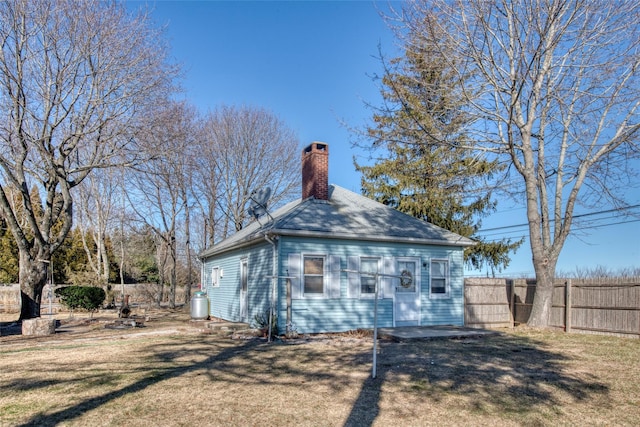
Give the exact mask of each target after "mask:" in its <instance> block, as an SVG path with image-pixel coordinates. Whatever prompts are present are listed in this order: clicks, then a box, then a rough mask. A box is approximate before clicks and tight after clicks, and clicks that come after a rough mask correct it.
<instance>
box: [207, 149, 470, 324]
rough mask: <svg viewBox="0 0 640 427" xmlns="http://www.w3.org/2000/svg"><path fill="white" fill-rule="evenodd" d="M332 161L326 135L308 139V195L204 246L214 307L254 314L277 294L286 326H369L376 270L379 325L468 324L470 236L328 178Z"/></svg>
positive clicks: (224, 315) (217, 311) (236, 315)
mask: <svg viewBox="0 0 640 427" xmlns="http://www.w3.org/2000/svg"><path fill="white" fill-rule="evenodd" d="M328 164H329V147H328V145H327V144H324V143H320V142H314V143H312V144H311V145H310V146H309V147H307V148H306V149H304V150H303V152H302V198H301V199H299V200H296V201H295V202H292V203H289V204H287V205H286V206H283V207H282V208H280V209H278V210H276V211H274V212H271V213H270V215H263V216H262V217H260V218H259V221H254V222H253V223H251V224H250V225H249V226H247V227H246V228H244V229H242V230H241V231H239V232H237V233H236V234H235V235H233V236H231V237H229V238H228V239H226V240H223V241H221V242H219V243H217V244H216V245H214V246H213V247H211V248H210V249H208V250H206V251H205V252H203V253H202V254H201V255H200V257H201V259H202V261H203V271H202V276H203V277H202V283H203V288H204V290H206V292H207V295H208V298H209V314H210V316H213V317H216V318H221V319H225V320H228V321H236V322H247V323H253V321H254V318H255V316H256V315H265V313H267V312H268V310H269V308H270V307H271V303H272V302H273V305H274V307H275V310H276V311H277V319H278V320H277V321H278V330H279V331H280V332H284V331H290V330H291V331H296V332H298V333H318V332H340V331H347V330H354V329H358V328H373V317H374V295H375V285H376V280H377V281H378V284H379V288H378V289H379V292H378V326H379V327H399V326H409V325H463V324H464V301H463V283H464V280H463V250H464V248H465V247H467V246H470V245H473V244H474V242H473V241H472V240H470V239H467V238H465V237H462V236H459V235H457V234H455V233H452V232H450V231H447V230H444V229H442V228H439V227H436V226H434V225H433V224H429V223H427V222H424V221H420V220H418V219H415V218H413V217H411V216H408V215H405V214H403V213H401V212H398V211H397V210H395V209H392V208H390V207H388V206H385V205H383V204H380V203H378V202H375V201H373V200H371V199H368V198H366V197H363V196H361V195H358V194H355V193H353V192H351V191H348V190H345V189H344V188H341V187H338V186H336V185H329V183H328V175H329V167H328ZM363 272H364V274H361V273H363ZM367 272H368V273H376V272H377V273H380V274H381V276H378V277H377V279H376V276H375V275H373V274H366V273H367Z"/></svg>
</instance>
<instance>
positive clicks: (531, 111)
mask: <svg viewBox="0 0 640 427" xmlns="http://www.w3.org/2000/svg"><path fill="white" fill-rule="evenodd" d="M401 19H402V22H403V29H404V30H407V31H409V32H419V33H420V34H421V35H422V36H423V37H422V39H423V40H426V44H427V45H428V46H427V48H428V49H434V50H436V51H438V52H440V53H442V54H443V57H444V58H451V59H452V61H451V65H452V66H455V67H456V68H457V70H458V73H459V75H460V80H461V83H463V84H464V85H463V86H462V87H463V88H464V91H465V93H466V96H467V100H468V109H469V112H470V113H471V114H474V115H475V116H476V117H477V118H478V119H479V120H480V121H479V122H478V123H481V124H483V125H478V124H476V125H474V127H473V129H470V132H473V139H472V140H471V141H473V144H471V142H470V145H471V148H474V149H476V150H479V151H480V152H481V153H484V155H487V156H491V155H496V156H498V158H501V159H503V160H504V161H505V162H507V163H508V164H509V166H510V167H509V168H508V171H509V172H510V173H511V176H509V177H507V179H511V180H512V181H511V182H512V183H513V185H512V187H519V188H520V189H521V191H522V192H521V193H519V195H520V197H522V196H524V202H525V203H526V209H527V218H528V223H529V236H530V238H529V240H530V244H531V251H532V258H533V267H534V270H535V273H536V279H537V283H538V286H537V290H536V296H535V300H534V303H533V309H532V312H531V316H530V320H529V325H531V326H541V327H544V326H547V325H548V322H549V317H550V313H551V297H552V293H553V280H554V277H555V269H556V264H557V260H558V256H559V255H560V252H561V250H562V248H563V245H564V243H565V242H566V240H567V237H568V236H569V233H570V231H571V225H572V222H573V215H574V210H575V208H576V205H578V204H580V203H582V204H583V205H590V206H597V205H599V204H602V203H604V202H607V203H613V204H614V205H616V206H623V205H624V203H625V202H624V200H623V197H624V192H623V191H620V190H624V189H625V187H626V186H628V185H633V183H634V182H635V179H634V178H635V177H634V176H633V173H634V171H633V169H632V163H630V162H629V160H631V159H634V158H637V157H638V154H639V150H638V144H637V142H638V137H639V136H640V132H639V129H640V120H639V118H640V117H639V114H638V113H639V107H640V81H639V77H640V74H639V73H640V3H638V2H637V1H633V0H632V1H620V2H609V3H607V2H602V1H598V0H569V1H567V0H547V1H541V0H514V1H507V0H498V1H485V0H464V1H463V0H455V1H446V0H416V1H414V2H413V3H411V4H410V5H409V6H408V7H407V8H406V9H404V11H403V14H402V16H401ZM421 48H424V46H421ZM442 143H446V142H445V141H442ZM517 183H520V184H521V185H517Z"/></svg>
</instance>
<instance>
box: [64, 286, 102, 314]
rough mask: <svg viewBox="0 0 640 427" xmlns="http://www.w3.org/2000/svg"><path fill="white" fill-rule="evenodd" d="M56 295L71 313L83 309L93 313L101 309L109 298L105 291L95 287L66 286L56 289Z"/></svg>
mask: <svg viewBox="0 0 640 427" xmlns="http://www.w3.org/2000/svg"><path fill="white" fill-rule="evenodd" d="M55 294H56V296H57V297H58V298H59V299H60V302H61V303H62V304H64V305H65V306H66V307H68V308H69V309H70V310H71V311H73V310H74V309H76V308H82V309H84V310H87V311H89V312H91V313H93V312H94V311H96V310H97V309H98V308H100V306H101V305H102V303H103V302H104V299H105V298H106V296H107V295H106V294H105V292H104V289H102V288H97V287H93V286H64V287H62V288H58V289H56V290H55Z"/></svg>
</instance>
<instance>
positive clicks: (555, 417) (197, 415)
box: [0, 322, 640, 426]
mask: <svg viewBox="0 0 640 427" xmlns="http://www.w3.org/2000/svg"><path fill="white" fill-rule="evenodd" d="M153 331H154V326H153V323H152V322H150V323H149V327H146V328H140V329H138V330H136V331H127V332H126V333H124V332H123V333H118V332H117V331H116V332H109V334H106V333H103V332H102V331H94V333H93V334H90V335H87V336H83V335H78V336H77V337H71V338H70V337H69V336H66V337H65V336H63V334H56V335H55V336H52V337H46V338H38V339H29V338H24V337H20V339H17V338H16V337H11V338H12V339H8V338H7V337H0V366H2V370H1V371H0V425H2V426H5V425H8V426H14V425H34V426H35V425H37V426H51V425H70V426H73V425H83V426H84V425H92V426H120V425H134V426H138V425H141V426H217V425H220V426H251V425H256V426H368V425H377V426H387V425H392V426H425V425H438V426H440V425H484V426H486V425H491V426H502V425H536V426H544V425H549V426H551V425H553V426H556V425H640V381H639V380H638V379H639V378H640V340H638V339H628V338H616V337H607V336H596V335H578V334H576V335H573V334H571V335H565V334H563V333H556V332H541V331H535V330H527V329H523V330H519V329H516V330H514V331H504V332H503V333H501V334H500V335H497V336H490V337H482V338H474V339H464V340H435V341H413V342H401V343H398V342H391V341H381V342H380V343H379V354H378V372H377V373H378V376H377V378H376V379H372V378H371V359H372V355H371V350H372V343H371V339H370V338H368V337H361V336H358V335H342V336H334V337H315V338H312V339H300V340H294V341H288V342H285V343H283V342H275V343H271V344H269V343H266V342H264V341H263V340H259V339H253V340H250V339H245V340H231V339H229V338H223V337H219V336H214V335H210V334H203V333H200V332H198V330H197V329H194V328H188V327H179V328H174V329H166V327H165V331H164V332H165V333H160V332H161V331H160V330H159V329H156V331H157V332H158V333H152V332H153Z"/></svg>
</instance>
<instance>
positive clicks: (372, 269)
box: [360, 258, 380, 295]
mask: <svg viewBox="0 0 640 427" xmlns="http://www.w3.org/2000/svg"><path fill="white" fill-rule="evenodd" d="M379 262H380V259H379V258H360V272H361V273H378V264H379ZM375 293H376V276H373V275H368V274H360V295H374V294H375Z"/></svg>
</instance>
